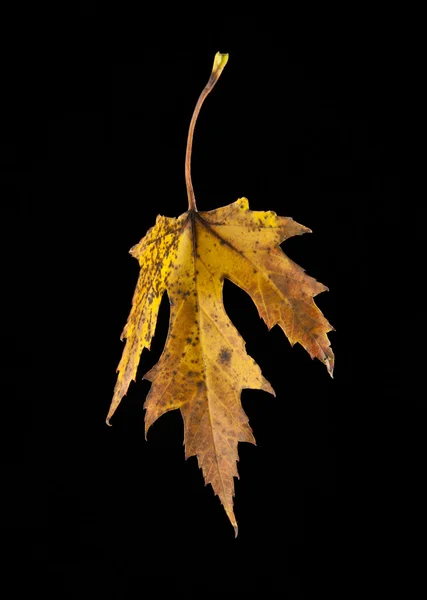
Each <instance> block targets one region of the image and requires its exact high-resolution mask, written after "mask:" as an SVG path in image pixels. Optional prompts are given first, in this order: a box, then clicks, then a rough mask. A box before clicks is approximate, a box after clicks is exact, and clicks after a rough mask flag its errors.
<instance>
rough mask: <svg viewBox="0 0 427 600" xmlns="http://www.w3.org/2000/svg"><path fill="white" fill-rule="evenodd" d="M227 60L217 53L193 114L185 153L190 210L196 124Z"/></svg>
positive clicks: (194, 207) (226, 55) (192, 205)
mask: <svg viewBox="0 0 427 600" xmlns="http://www.w3.org/2000/svg"><path fill="white" fill-rule="evenodd" d="M227 61H228V54H220V53H219V52H217V53H216V54H215V59H214V64H213V67H212V73H211V76H210V77H209V81H208V82H207V84H206V86H205V88H204V90H203V91H202V93H201V94H200V96H199V99H198V100H197V104H196V106H195V108H194V112H193V116H192V117H191V121H190V127H189V129H188V138H187V151H186V153H185V184H186V186H187V195H188V210H194V211H196V212H197V206H196V198H195V196H194V189H193V182H192V181H191V151H192V148H193V135H194V127H195V125H196V121H197V117H198V116H199V112H200V109H201V107H202V104H203V102H204V100H205V98H206V96H207V95H208V94H209V92H210V91H211V90H212V88H213V87H214V85H215V84H216V82H217V81H218V79H219V76H220V75H221V73H222V71H223V69H224V67H225V65H226V64H227Z"/></svg>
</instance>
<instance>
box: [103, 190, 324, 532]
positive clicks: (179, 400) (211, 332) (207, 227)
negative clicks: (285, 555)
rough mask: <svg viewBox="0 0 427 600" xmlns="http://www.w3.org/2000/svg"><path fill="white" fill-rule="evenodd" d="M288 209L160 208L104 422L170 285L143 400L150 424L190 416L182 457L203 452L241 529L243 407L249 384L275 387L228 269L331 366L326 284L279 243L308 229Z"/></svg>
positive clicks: (272, 318) (203, 464)
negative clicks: (252, 351) (235, 306)
mask: <svg viewBox="0 0 427 600" xmlns="http://www.w3.org/2000/svg"><path fill="white" fill-rule="evenodd" d="M309 231H310V230H309V229H307V228H306V227H304V226H303V225H299V224H298V223H296V222H295V221H293V220H292V219H291V218H288V217H279V216H277V215H276V213H274V212H272V211H269V212H262V211H252V210H249V204H248V201H247V199H246V198H240V199H239V200H237V201H236V202H234V203H232V204H230V205H228V206H224V207H222V208H218V209H216V210H212V211H209V212H197V211H194V210H189V211H187V212H186V213H184V214H183V215H181V216H180V217H178V218H168V217H162V216H158V217H157V220H156V224H155V226H154V227H152V228H151V229H150V230H149V231H148V233H147V235H146V236H145V237H144V238H143V239H142V240H141V241H140V242H139V244H137V245H136V246H134V247H133V248H132V249H131V254H132V255H133V256H134V257H135V258H137V259H138V261H139V264H140V267H141V270H140V275H139V280H138V283H137V287H136V290H135V294H134V297H133V301H132V310H131V312H130V315H129V318H128V321H127V323H126V326H125V328H124V330H123V333H122V339H123V338H126V346H125V348H124V352H123V356H122V359H121V361H120V364H119V366H118V369H117V371H118V379H117V383H116V387H115V390H114V397H113V400H112V403H111V407H110V410H109V413H108V417H107V422H108V421H109V419H110V418H111V416H112V415H113V413H114V412H115V410H116V408H117V406H118V405H119V403H120V401H121V399H122V398H123V396H124V395H125V394H126V392H127V390H128V387H129V384H130V382H131V380H135V377H136V372H137V367H138V363H139V359H140V355H141V352H142V350H143V348H150V343H151V339H152V337H153V334H154V330H155V325H156V320H157V315H158V310H159V305H160V301H161V298H162V295H163V293H164V292H165V291H167V294H168V296H169V300H170V305H171V314H170V324H169V332H168V337H167V340H166V344H165V348H164V351H163V353H162V355H161V357H160V360H159V362H158V363H157V364H156V365H155V366H154V367H153V368H152V369H151V370H150V371H149V372H148V373H146V374H145V379H148V380H149V381H151V382H152V386H151V389H150V392H149V394H148V396H147V399H146V401H145V404H144V407H145V409H146V416H145V429H146V433H147V431H148V429H149V427H150V426H151V425H152V424H153V423H154V422H155V421H156V419H158V418H159V417H160V416H161V415H162V414H164V413H165V412H167V411H169V410H174V409H178V408H179V409H180V410H181V414H182V416H183V419H184V443H185V454H186V458H187V457H189V456H193V455H194V456H197V460H198V463H199V466H200V468H201V469H202V472H203V476H204V479H205V482H206V483H210V484H211V485H212V487H213V490H214V492H215V494H217V495H218V496H219V498H220V500H221V502H222V504H223V506H224V509H225V512H226V513H227V515H228V517H229V519H230V521H231V523H232V525H233V527H234V529H235V532H236V535H237V523H236V519H235V516H234V512H233V496H234V477H238V473H237V461H238V453H237V445H238V442H252V443H254V441H255V440H254V437H253V435H252V430H251V428H250V426H249V423H248V418H247V416H246V414H245V412H244V410H243V408H242V405H241V400H240V395H241V390H242V389H243V388H252V389H261V390H265V391H266V392H270V393H271V394H274V390H273V388H272V387H271V385H270V384H269V383H268V381H267V380H266V379H265V378H264V377H263V375H262V373H261V369H260V368H259V366H258V365H257V364H256V362H255V361H254V360H253V358H251V357H250V356H249V355H248V354H247V353H246V349H245V342H244V340H243V338H242V337H241V335H240V334H239V332H238V331H237V329H236V328H235V327H234V326H233V324H232V323H231V321H230V319H229V318H228V316H227V314H226V312H225V310H224V305H223V281H224V278H227V279H229V280H230V281H232V282H233V283H234V284H236V285H238V286H239V287H240V288H242V289H243V290H245V291H246V292H247V293H248V294H249V295H250V296H251V298H252V300H253V301H254V303H255V305H256V307H257V309H258V312H259V314H260V316H261V317H262V319H264V321H265V323H266V324H267V326H268V328H269V329H270V328H271V327H273V326H274V325H276V324H277V325H279V326H280V327H281V328H282V329H283V331H284V333H285V334H286V336H287V337H288V339H289V341H290V343H291V344H292V345H293V344H295V343H296V342H299V343H300V344H301V345H302V346H303V347H304V348H305V349H306V350H307V352H308V353H309V354H310V356H311V357H312V358H315V357H316V358H318V359H319V360H321V361H322V362H324V364H325V365H326V368H327V369H328V372H329V373H330V375H332V373H333V366H334V355H333V352H332V349H331V347H330V343H329V340H328V336H327V333H328V332H329V331H331V330H332V329H333V328H332V327H331V325H330V324H329V323H328V321H327V320H326V319H325V317H324V316H323V314H322V313H321V311H320V310H319V309H318V307H317V306H316V304H315V303H314V300H313V298H314V296H316V295H317V294H319V293H320V292H323V291H325V290H327V288H326V287H325V286H324V285H322V284H321V283H319V282H317V281H316V280H315V279H313V278H312V277H309V276H308V275H306V273H305V272H304V270H303V269H302V268H301V267H299V266H298V265H297V264H295V263H294V262H293V261H292V260H290V259H289V258H288V257H287V256H286V255H285V254H284V253H283V251H282V249H281V248H280V243H281V242H283V241H284V240H286V239H287V238H290V237H292V236H294V235H300V234H302V233H306V232H309Z"/></svg>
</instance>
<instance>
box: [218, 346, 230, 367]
mask: <svg viewBox="0 0 427 600" xmlns="http://www.w3.org/2000/svg"><path fill="white" fill-rule="evenodd" d="M218 360H219V362H220V363H221V364H223V365H228V364H229V363H230V360H231V350H229V349H228V348H221V350H220V353H219V355H218Z"/></svg>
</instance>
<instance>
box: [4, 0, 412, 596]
mask: <svg viewBox="0 0 427 600" xmlns="http://www.w3.org/2000/svg"><path fill="white" fill-rule="evenodd" d="M211 9H212V14H211V16H210V17H209V16H207V17H206V19H204V18H203V17H202V16H200V17H199V22H198V24H196V25H193V24H192V23H191V22H190V21H187V20H186V19H185V18H183V17H182V15H181V18H182V20H181V21H178V20H177V21H176V22H175V21H174V19H175V17H174V15H171V14H169V12H168V11H166V8H165V12H166V13H167V14H165V15H162V16H156V17H154V16H150V15H147V14H145V13H144V12H143V11H140V12H138V11H136V10H135V9H133V8H130V9H129V11H127V9H126V10H125V9H123V10H122V9H120V10H118V11H117V10H110V9H108V8H101V7H100V6H99V3H98V4H97V3H94V2H89V3H82V6H81V7H79V6H78V4H76V8H75V9H74V12H73V13H71V12H70V13H66V14H65V12H64V14H59V13H58V14H55V15H52V14H50V13H49V15H48V14H46V15H41V14H40V13H39V12H37V14H34V15H30V14H27V15H26V18H25V30H24V29H20V28H19V27H18V28H17V34H16V37H15V41H16V44H15V45H11V46H10V48H9V60H7V61H6V62H7V65H6V67H5V70H6V72H5V74H4V76H3V77H4V82H5V84H4V88H3V89H4V92H3V94H4V97H5V98H4V99H6V103H7V108H6V110H5V111H4V112H3V116H4V117H5V130H4V135H3V137H2V141H1V145H0V148H1V169H2V179H1V185H2V197H3V207H2V210H3V211H4V213H3V214H4V218H3V219H2V221H3V239H4V240H6V239H8V240H9V241H7V244H6V248H5V254H4V256H5V260H4V266H3V268H4V272H5V277H7V278H8V279H9V281H10V284H9V285H8V286H7V293H5V299H6V301H7V302H8V304H9V306H8V308H7V312H5V313H4V314H5V315H10V317H9V316H6V318H5V323H4V326H5V335H4V336H3V345H4V350H5V352H4V355H5V358H4V360H3V363H2V375H3V381H4V382H5V383H6V390H9V387H8V386H10V390H9V391H6V392H5V405H6V406H5V407H4V413H3V415H4V416H3V420H2V429H3V432H2V445H3V448H2V454H1V460H2V463H1V464H2V467H1V468H2V471H3V477H2V478H3V484H4V492H3V495H2V503H3V507H2V510H1V515H2V516H1V518H2V529H3V532H4V534H5V535H6V534H9V536H10V545H8V555H9V557H11V558H12V562H17V563H18V564H22V560H23V559H24V557H25V559H26V560H28V564H30V565H31V567H32V569H34V572H35V573H36V578H37V581H38V582H40V583H41V585H42V586H43V588H42V589H46V586H48V587H50V586H52V588H53V589H54V590H56V592H57V597H60V598H65V597H67V598H68V597H70V598H80V597H81V590H82V589H85V590H86V591H87V592H89V593H91V594H93V597H111V598H113V597H114V598H127V597H133V596H132V594H133V593H135V594H136V593H138V597H139V595H140V594H143V593H144V592H147V590H148V587H147V586H151V585H154V586H155V587H154V588H151V587H150V589H154V590H156V592H157V593H158V594H160V595H162V592H163V591H165V590H166V588H167V589H170V590H172V591H177V592H178V591H183V592H186V593H187V594H190V593H191V592H193V593H196V594H197V593H199V594H202V593H206V592H208V591H211V592H212V591H216V590H219V591H223V592H225V591H231V592H233V593H235V594H236V595H238V593H241V594H245V595H248V594H256V593H264V594H265V595H266V597H269V596H270V595H271V596H272V595H273V594H276V595H277V594H287V595H288V597H290V598H304V597H307V598H308V597H313V596H312V595H311V594H312V591H313V590H319V589H322V590H324V591H325V592H327V593H328V595H329V596H330V597H347V596H346V593H345V590H346V589H351V590H354V589H364V585H365V582H367V581H368V580H369V579H370V578H371V577H375V578H376V580H378V576H379V573H381V572H382V568H383V567H382V564H381V562H382V561H381V560H380V559H379V558H378V556H379V555H381V548H383V547H384V545H387V540H388V539H389V538H388V536H389V535H390V532H389V530H388V527H387V523H388V518H389V510H390V509H389V508H388V506H387V503H384V502H383V497H384V490H385V489H388V488H387V486H388V485H389V483H388V476H389V474H390V472H391V471H392V469H393V465H392V461H391V460H390V454H389V451H388V450H387V440H388V435H389V434H388V422H389V421H390V419H391V418H392V416H394V414H395V412H396V411H397V406H398V400H399V394H398V377H399V375H398V371H399V368H398V364H397V363H396V361H391V360H390V358H389V357H387V349H389V348H391V347H392V346H393V345H394V344H395V342H396V340H395V334H394V333H393V332H392V331H391V330H390V320H392V319H393V318H394V310H395V309H394V307H393V305H392V303H389V302H385V301H384V300H385V298H384V291H385V290H386V289H387V288H388V286H389V282H390V277H391V274H392V270H393V269H394V268H395V267H396V262H395V260H397V259H395V260H394V261H390V260H389V256H390V254H389V250H390V232H392V231H393V229H394V228H395V227H396V224H397V213H398V202H399V195H400V185H401V182H400V177H401V176H400V172H399V167H398V165H397V164H396V160H395V157H396V144H397V138H398V135H397V133H398V128H399V121H398V119H397V118H396V112H397V111H396V109H397V107H398V104H399V95H398V93H397V90H398V88H399V77H400V63H399V58H398V57H399V51H400V45H401V44H402V41H401V37H402V36H401V35H400V36H399V35H395V36H394V38H393V40H392V41H391V40H390V39H389V38H388V36H387V33H386V32H387V27H386V26H385V25H384V24H383V25H382V26H380V25H379V24H378V23H376V22H373V21H372V18H371V17H372V15H364V16H362V17H361V18H360V19H359V20H355V19H354V18H349V17H348V16H344V15H342V16H339V15H338V16H337V15H335V16H334V19H335V20H329V19H328V16H325V15H324V20H323V21H321V22H320V21H319V22H318V23H317V22H316V16H315V15H313V19H312V22H311V28H309V27H308V26H306V21H305V19H304V18H300V19H299V20H298V19H297V20H294V19H293V18H291V17H290V16H289V15H287V18H286V19H285V20H284V21H282V20H281V19H280V17H279V15H274V14H264V15H260V14H258V15H254V16H251V15H248V14H242V15H241V16H240V17H238V18H231V17H229V16H227V15H225V14H224V15H223V16H222V18H220V17H221V15H218V18H216V17H215V10H214V7H211ZM207 12H209V11H207ZM178 16H179V15H177V17H176V18H177V19H178ZM48 17H49V19H48ZM11 22H13V20H12V21H11ZM49 23H50V24H49ZM369 23H370V24H369ZM27 28H28V31H29V32H31V35H27V33H26V31H27ZM402 33H403V32H401V34H402ZM217 51H221V52H229V54H230V59H229V63H228V65H227V66H226V68H225V70H224V72H223V74H222V76H221V79H220V81H219V83H218V84H217V86H216V88H215V89H214V91H213V92H212V94H211V95H210V96H209V97H208V99H207V100H206V103H205V104H204V106H203V109H202V112H201V114H200V117H199V120H198V123H197V126H196V133H195V139H194V148H193V150H194V156H193V184H194V188H195V193H196V198H197V203H198V208H199V210H210V209H214V208H217V207H219V206H223V205H225V204H228V203H231V202H234V201H235V200H236V199H237V198H239V197H241V196H246V197H247V198H248V199H249V202H250V206H251V208H252V209H256V210H274V211H276V212H277V213H278V214H281V215H285V216H292V217H293V218H294V219H295V220H297V221H299V222H300V223H302V224H304V225H306V226H308V227H310V228H311V229H312V230H313V234H311V235H306V236H302V237H298V238H294V239H291V240H289V241H287V242H286V243H285V244H284V245H283V248H284V251H285V252H286V253H288V254H289V256H290V257H291V258H292V259H293V260H295V261H296V262H297V263H298V264H300V265H301V266H303V267H304V268H305V269H306V271H307V272H308V274H309V275H312V276H313V277H315V278H316V279H318V280H319V281H321V282H322V283H324V284H326V285H327V286H328V287H329V289H330V291H329V292H328V293H325V294H322V295H321V296H318V297H317V304H318V305H319V307H320V308H321V310H322V311H323V312H324V314H325V316H326V317H327V318H328V320H329V321H330V322H331V323H332V325H333V326H334V327H335V329H336V332H334V333H332V334H330V338H331V340H332V346H333V348H334V351H335V354H336V370H335V379H334V380H331V379H330V378H329V376H328V374H327V372H326V369H325V368H324V366H323V365H321V363H320V362H319V361H311V360H310V358H309V356H308V355H307V354H306V353H305V351H304V350H303V349H302V348H301V347H299V346H296V347H294V348H293V349H292V348H291V347H290V345H289V343H288V341H287V340H286V338H285V336H284V334H283V332H282V331H281V330H279V329H278V328H277V327H276V328H274V329H273V330H272V331H271V332H268V331H267V328H266V327H265V325H264V324H263V322H262V321H261V320H260V319H259V317H258V315H257V312H256V309H255V307H254V305H253V303H252V301H251V300H250V298H249V297H247V296H246V295H245V293H244V292H243V291H241V290H239V289H237V288H235V287H234V286H233V285H232V284H231V283H229V282H226V284H225V291H224V296H225V298H224V302H225V307H226V310H227V312H228V314H229V315H230V317H231V319H232V321H233V322H234V324H235V325H236V326H237V328H238V329H239V331H240V332H241V333H242V335H243V337H244V339H245V341H246V343H247V350H248V352H249V354H250V355H252V356H253V357H254V358H255V360H256V361H257V362H258V364H259V365H260V366H261V369H262V371H263V374H264V375H265V377H266V378H267V379H268V380H269V381H270V382H271V384H272V385H273V387H274V388H275V390H276V394H277V397H276V398H273V397H271V396H269V395H268V394H266V393H262V392H259V391H249V390H245V391H244V392H243V394H242V403H243V406H244V409H245V411H246V412H247V414H248V416H249V419H250V423H251V425H252V428H253V430H254V434H255V437H256V440H257V447H254V446H249V445H246V444H240V446H239V454H240V463H239V473H240V480H238V481H237V482H236V498H235V512H236V516H237V520H238V523H239V536H238V538H237V539H236V540H235V539H234V536H233V530H232V527H231V526H230V524H229V523H228V521H227V518H226V516H225V513H224V511H223V509H222V508H221V506H220V503H219V501H218V499H217V498H216V497H214V495H213V492H212V489H211V488H210V486H209V487H204V484H203V480H202V474H201V471H199V469H198V467H197V463H196V460H195V459H194V458H192V459H190V460H189V461H188V462H186V461H185V460H184V450H183V446H182V439H183V427H182V420H181V417H180V415H179V413H177V412H174V413H168V414H167V415H165V416H163V417H162V418H161V419H160V420H159V421H158V422H157V423H156V424H155V425H154V426H153V427H152V429H151V430H150V433H149V436H148V441H147V442H146V441H145V440H144V435H143V428H144V423H143V420H144V413H143V410H142V405H143V402H144V399H145V397H146V394H147V392H148V390H149V383H148V382H146V381H142V376H143V374H144V373H145V372H146V371H147V370H148V369H149V368H150V367H151V366H152V365H153V364H155V362H156V361H157V360H158V358H159V356H160V353H161V351H162V347H163V344H164V341H165V337H166V332H167V324H168V312H169V308H168V303H167V300H166V298H165V299H164V302H163V303H162V306H161V309H160V314H159V322H158V326H157V330H156V335H155V338H154V341H153V345H152V351H151V352H147V351H145V352H144V353H143V356H142V359H141V363H140V369H139V373H138V381H137V383H136V384H135V383H133V384H132V385H131V387H130V391H129V393H128V396H127V397H126V398H125V399H124V400H123V402H122V404H121V406H120V408H119V409H118V411H117V413H116V415H115V417H114V418H113V427H112V428H108V427H107V426H106V425H105V416H106V413H107V411H108V407H109V403H110V400H111V397H112V392H113V388H114V384H115V379H116V374H115V369H116V366H117V364H118V362H119V359H120V356H121V352H122V350H123V344H122V342H120V340H119V336H120V333H121V331H122V328H123V325H124V323H125V321H126V318H127V315H128V313H129V309H130V303H131V297H132V294H133V289H134V286H135V284H136V280H137V276H138V264H137V262H136V261H135V260H134V259H133V258H132V257H131V256H130V255H129V254H128V250H129V248H130V247H131V246H132V245H134V244H135V243H136V242H138V241H139V240H140V239H141V238H142V237H143V236H144V235H145V233H146V231H147V229H148V228H149V227H151V226H152V225H153V224H154V221H155V218H156V215H157V214H163V215H167V216H178V215H179V214H181V213H183V212H184V211H185V210H186V209H187V198H186V190H185V182H184V155H185V146H186V137H187V130H188V124H189V121H190V118H191V115H192V111H193V108H194V105H195V102H196V100H197V98H198V96H199V93H200V92H201V90H202V88H203V87H204V85H205V83H206V81H207V79H208V77H209V74H210V70H211V66H212V62H213V57H214V55H215V53H216V52H217ZM11 238H12V241H11ZM4 539H5V538H4ZM226 576H229V578H230V579H229V582H228V583H227V584H226V583H225V581H224V578H225V577H226ZM341 594H344V596H342V595H341Z"/></svg>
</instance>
